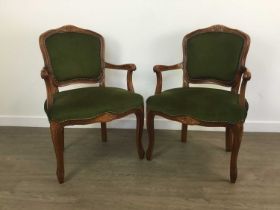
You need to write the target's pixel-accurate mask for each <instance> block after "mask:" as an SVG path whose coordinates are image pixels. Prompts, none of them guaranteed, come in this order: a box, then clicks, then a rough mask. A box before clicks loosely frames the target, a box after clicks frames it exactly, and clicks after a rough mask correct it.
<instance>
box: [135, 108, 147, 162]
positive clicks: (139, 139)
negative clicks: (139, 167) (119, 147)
mask: <svg viewBox="0 0 280 210" xmlns="http://www.w3.org/2000/svg"><path fill="white" fill-rule="evenodd" d="M135 115H136V119H137V125H136V146H137V151H138V156H139V158H140V159H143V158H144V156H145V151H144V148H143V144H142V134H143V126H144V111H143V108H142V109H139V110H137V111H136V112H135Z"/></svg>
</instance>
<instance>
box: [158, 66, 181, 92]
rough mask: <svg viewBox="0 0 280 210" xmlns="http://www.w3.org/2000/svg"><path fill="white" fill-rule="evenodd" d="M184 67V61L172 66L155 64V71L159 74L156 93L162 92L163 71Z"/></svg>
mask: <svg viewBox="0 0 280 210" xmlns="http://www.w3.org/2000/svg"><path fill="white" fill-rule="evenodd" d="M182 68H183V64H182V63H178V64H175V65H171V66H165V65H155V66H154V72H155V73H156V75H157V85H156V90H155V94H160V93H161V91H162V74H161V72H162V71H169V70H177V69H182Z"/></svg>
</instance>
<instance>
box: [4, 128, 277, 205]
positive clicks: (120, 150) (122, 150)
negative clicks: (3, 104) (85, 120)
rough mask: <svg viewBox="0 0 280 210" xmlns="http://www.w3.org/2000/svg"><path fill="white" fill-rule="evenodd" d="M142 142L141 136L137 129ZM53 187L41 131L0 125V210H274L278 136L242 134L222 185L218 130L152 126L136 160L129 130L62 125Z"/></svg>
mask: <svg viewBox="0 0 280 210" xmlns="http://www.w3.org/2000/svg"><path fill="white" fill-rule="evenodd" d="M143 139H144V144H145V148H146V145H147V134H146V132H144V136H143ZM65 147H66V148H65V169H66V171H65V172H66V182H65V183H64V184H62V185H60V184H58V182H57V180H56V176H55V167H56V165H55V156H54V151H53V146H52V143H51V139H50V133H49V130H48V129H45V128H17V127H14V128H11V127H10V128H7V127H6V128H5V127H2V128H0V209H1V210H4V209H5V210H6V209H7V210H10V209H17V210H19V209H28V210H33V209H34V210H35V209H36V210H45V209H46V210H56V209H59V210H63V209H67V210H71V209H79V210H83V209H96V210H103V209H104V210H111V209H112V210H118V209H121V210H125V209H129V210H136V209H141V210H146V209H147V210H150V209H161V210H165V209H174V210H175V209H176V210H180V209H203V210H209V209H213V210H214V209H215V210H217V209H228V210H236V209H250V210H252V209H254V210H256V209H267V210H268V209H269V210H274V209H275V210H276V209H277V210H279V209H280V133H278V134H277V133H274V134H273V133H246V134H244V138H243V142H242V145H241V149H240V153H239V161H238V163H239V164H238V166H239V176H238V179H237V182H236V184H230V183H229V160H230V153H226V152H225V150H224V133H222V132H194V131H193V132H189V135H188V143H187V144H183V143H181V142H180V132H179V131H164V130H157V131H156V144H155V152H154V159H153V161H151V162H148V161H146V160H142V161H141V160H139V159H138V158H137V152H136V146H135V133H134V130H117V129H115V130H109V131H108V142H107V143H102V142H101V136H100V130H98V129H66V131H65Z"/></svg>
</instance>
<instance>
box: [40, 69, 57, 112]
mask: <svg viewBox="0 0 280 210" xmlns="http://www.w3.org/2000/svg"><path fill="white" fill-rule="evenodd" d="M41 78H42V79H44V80H45V84H46V89H47V108H49V107H50V106H51V105H52V104H53V95H54V94H55V93H56V92H57V91H58V89H57V87H56V86H54V84H53V82H52V78H51V76H50V73H49V71H48V70H47V68H46V67H44V68H43V69H42V70H41Z"/></svg>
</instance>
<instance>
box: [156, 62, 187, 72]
mask: <svg viewBox="0 0 280 210" xmlns="http://www.w3.org/2000/svg"><path fill="white" fill-rule="evenodd" d="M182 68H183V64H182V63H178V64H175V65H171V66H166V65H155V66H154V72H161V71H169V70H176V69H182Z"/></svg>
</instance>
